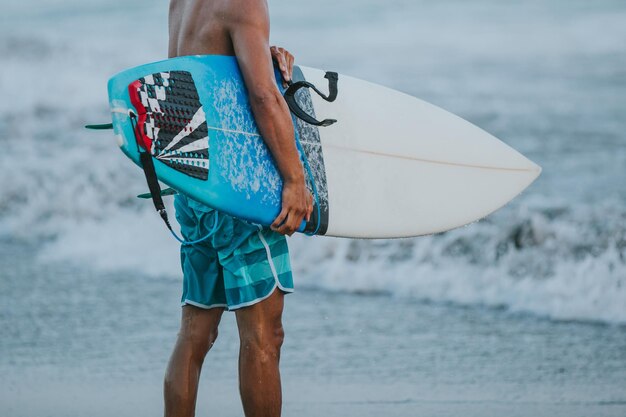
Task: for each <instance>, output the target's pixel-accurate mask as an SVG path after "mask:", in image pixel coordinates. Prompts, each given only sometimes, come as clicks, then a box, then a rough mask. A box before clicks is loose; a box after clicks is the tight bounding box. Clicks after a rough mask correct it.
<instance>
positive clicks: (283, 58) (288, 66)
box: [270, 46, 295, 88]
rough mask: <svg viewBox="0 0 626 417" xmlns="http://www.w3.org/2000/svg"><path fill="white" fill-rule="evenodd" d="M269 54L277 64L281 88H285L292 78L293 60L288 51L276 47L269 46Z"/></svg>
mask: <svg viewBox="0 0 626 417" xmlns="http://www.w3.org/2000/svg"><path fill="white" fill-rule="evenodd" d="M270 52H271V53H272V58H273V59H274V61H276V63H277V64H278V68H279V69H280V72H281V74H282V75H283V87H285V88H287V86H288V85H289V81H291V77H292V76H293V61H295V58H294V57H293V55H291V53H290V52H289V51H288V50H286V49H285V48H280V47H278V46H271V47H270Z"/></svg>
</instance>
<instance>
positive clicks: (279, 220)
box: [270, 207, 289, 230]
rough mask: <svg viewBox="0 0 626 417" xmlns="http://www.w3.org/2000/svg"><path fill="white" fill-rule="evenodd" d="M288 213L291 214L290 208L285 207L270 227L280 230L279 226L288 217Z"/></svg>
mask: <svg viewBox="0 0 626 417" xmlns="http://www.w3.org/2000/svg"><path fill="white" fill-rule="evenodd" d="M288 214H289V210H287V209H286V208H284V207H283V209H282V210H281V212H280V214H279V215H278V217H276V219H274V222H273V223H272V224H271V225H270V228H271V229H272V230H278V229H279V227H280V226H281V225H282V224H283V222H284V221H285V219H286V218H287V215H288Z"/></svg>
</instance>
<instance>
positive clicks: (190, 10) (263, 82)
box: [164, 0, 312, 417]
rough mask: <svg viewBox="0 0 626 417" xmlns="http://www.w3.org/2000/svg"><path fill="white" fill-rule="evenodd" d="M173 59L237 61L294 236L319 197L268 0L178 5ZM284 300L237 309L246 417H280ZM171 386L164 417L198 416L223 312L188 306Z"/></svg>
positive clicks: (285, 228) (283, 229)
mask: <svg viewBox="0 0 626 417" xmlns="http://www.w3.org/2000/svg"><path fill="white" fill-rule="evenodd" d="M169 34H170V42H169V56H170V57H176V56H183V55H196V54H216V55H234V56H236V57H237V60H238V62H239V67H240V69H241V72H242V74H243V78H244V81H245V84H246V87H247V89H248V93H249V98H250V104H251V107H252V111H253V113H254V117H255V120H256V122H257V125H258V127H259V130H260V133H261V135H262V136H263V138H264V140H265V142H266V144H267V146H268V148H269V149H270V152H271V153H272V156H273V157H274V160H275V161H276V165H277V167H278V170H279V171H280V173H281V176H282V178H283V192H282V210H281V212H280V214H279V215H278V217H277V218H276V220H275V221H274V223H273V224H272V229H273V230H275V231H277V232H279V233H283V234H287V235H291V234H292V233H294V231H296V230H297V229H298V227H299V226H300V224H301V222H302V220H303V219H304V218H306V219H307V220H308V219H309V216H310V215H311V211H312V196H311V194H310V193H309V191H308V190H307V188H306V186H305V177H304V171H303V168H302V164H301V163H300V160H299V157H298V153H297V150H296V146H295V142H294V130H293V129H294V128H293V124H292V121H291V116H290V114H289V109H288V107H287V105H286V103H285V101H284V100H283V98H282V96H281V94H280V92H279V91H278V88H277V87H276V84H275V79H274V72H273V67H272V58H273V59H275V60H276V61H277V62H278V64H279V67H280V69H281V71H282V73H283V78H284V79H285V80H288V79H290V77H291V70H292V68H293V56H292V55H291V54H290V53H289V52H287V51H285V50H284V49H282V48H276V47H272V48H270V46H269V15H268V6H267V3H266V1H265V0H171V2H170V17H169ZM283 298H284V294H283V293H282V292H281V291H279V290H278V289H277V290H275V291H274V293H273V294H272V295H271V296H270V297H268V298H267V299H265V300H263V301H261V302H259V303H257V304H254V305H252V306H250V307H245V308H241V309H238V310H236V313H235V314H236V318H237V326H238V328H239V337H240V352H239V388H240V393H241V400H242V403H243V408H244V412H245V415H246V416H247V417H277V416H280V412H281V404H282V400H281V385H280V373H279V368H278V363H279V357H280V348H281V345H282V342H283V337H284V333H283V328H282V321H281V317H282V311H283V301H284V300H283ZM182 309H183V313H182V320H181V328H180V332H179V334H178V339H177V341H176V346H175V348H174V352H173V353H172V357H171V359H170V362H169V365H168V368H167V372H166V375H165V382H164V398H165V416H166V417H174V416H187V417H189V416H193V415H194V414H195V405H196V398H197V391H198V381H199V377H200V371H201V368H202V363H203V361H204V358H205V356H206V354H207V352H208V351H209V349H210V348H211V346H212V345H213V343H214V342H215V339H216V338H217V329H218V325H219V322H220V319H221V316H222V313H223V311H224V309H223V308H212V309H208V310H204V309H200V308H197V307H194V306H190V305H186V306H184V307H183V308H182Z"/></svg>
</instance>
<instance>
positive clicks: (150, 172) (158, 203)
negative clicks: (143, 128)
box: [129, 113, 219, 245]
mask: <svg viewBox="0 0 626 417" xmlns="http://www.w3.org/2000/svg"><path fill="white" fill-rule="evenodd" d="M129 117H130V123H131V125H132V127H133V133H134V134H135V141H136V142H137V150H138V151H139V160H140V162H141V167H142V169H143V173H144V176H145V177H146V182H147V183H148V189H149V190H150V196H151V197H152V203H153V204H154V208H155V209H156V211H157V213H159V216H161V219H163V223H165V226H167V229H168V230H169V231H170V233H171V234H172V236H174V238H175V239H176V240H177V241H179V242H180V243H181V244H182V245H195V244H197V243H200V242H204V241H205V240H207V239H209V238H210V237H211V236H213V235H214V234H215V232H216V231H217V226H218V219H219V213H218V212H217V211H216V212H215V221H214V223H213V227H212V228H211V230H210V231H209V233H207V235H206V236H203V237H202V238H200V239H197V240H185V239H184V238H182V237H180V236H178V235H177V234H176V232H175V231H174V229H173V228H172V225H171V224H170V221H169V218H168V216H167V210H166V209H165V204H164V203H163V198H162V197H161V186H160V185H159V180H158V178H157V175H156V170H155V169H154V162H153V161H152V155H151V154H150V152H149V151H148V150H146V149H145V148H144V147H143V146H141V144H140V143H139V139H138V138H137V133H138V125H137V115H136V114H135V113H130V115H129Z"/></svg>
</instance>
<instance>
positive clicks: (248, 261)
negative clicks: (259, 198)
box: [174, 194, 293, 310]
mask: <svg viewBox="0 0 626 417" xmlns="http://www.w3.org/2000/svg"><path fill="white" fill-rule="evenodd" d="M174 207H175V208H176V219H177V220H178V223H179V224H180V228H181V234H182V236H183V238H184V239H185V240H187V241H193V240H197V239H201V238H203V237H204V236H207V234H209V233H210V232H211V231H212V230H213V228H214V226H215V227H216V229H215V233H213V235H212V236H210V237H209V238H208V239H206V240H204V241H202V242H200V243H197V244H194V245H182V246H181V249H180V261H181V266H182V269H183V295H182V299H181V303H182V305H183V306H184V305H193V306H196V307H200V308H214V307H224V308H226V309H228V310H236V309H238V308H241V307H247V306H250V305H253V304H255V303H258V302H259V301H261V300H263V299H265V298H267V297H269V296H270V295H271V294H272V293H273V292H274V290H275V289H276V288H279V289H280V290H281V291H283V292H285V293H290V292H293V277H292V274H291V264H290V261H289V249H288V247H287V240H286V239H285V236H283V235H281V234H279V233H276V232H274V231H272V230H270V229H268V228H263V227H261V226H258V225H253V224H250V223H247V222H245V221H243V220H239V219H237V218H234V217H232V216H229V215H227V214H224V213H221V212H218V211H217V210H214V209H212V208H210V207H208V206H206V205H204V204H201V203H199V202H197V201H194V200H192V199H190V198H188V197H186V196H184V195H181V194H177V195H176V197H175V200H174ZM216 217H217V218H216ZM216 221H217V224H215V222H216Z"/></svg>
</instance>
